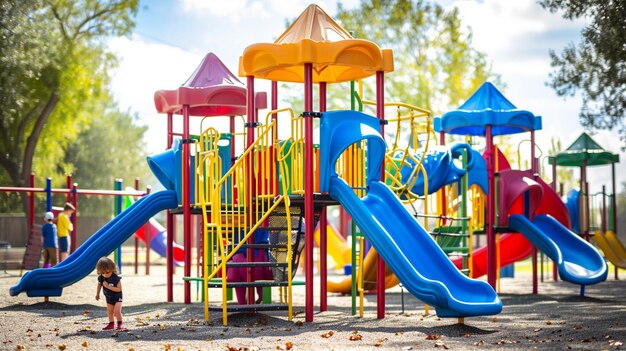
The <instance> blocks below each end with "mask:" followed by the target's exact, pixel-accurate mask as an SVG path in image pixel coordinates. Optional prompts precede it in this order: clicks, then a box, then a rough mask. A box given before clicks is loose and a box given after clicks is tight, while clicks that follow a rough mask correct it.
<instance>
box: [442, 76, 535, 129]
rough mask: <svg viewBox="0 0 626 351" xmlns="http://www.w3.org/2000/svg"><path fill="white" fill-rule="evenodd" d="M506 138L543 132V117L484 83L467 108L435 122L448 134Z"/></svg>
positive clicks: (473, 95)
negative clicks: (528, 132)
mask: <svg viewBox="0 0 626 351" xmlns="http://www.w3.org/2000/svg"><path fill="white" fill-rule="evenodd" d="M487 125H491V134H492V135H493V136H496V135H504V134H515V133H522V132H527V131H531V130H539V129H541V117H540V116H535V115H534V114H533V113H532V112H530V111H526V110H520V109H518V108H517V107H515V105H513V104H512V103H511V102H510V101H509V100H507V98H506V97H504V95H502V93H501V92H500V91H499V90H498V89H497V88H496V87H494V86H493V84H491V83H489V82H485V83H483V85H481V87H480V88H478V90H476V92H474V94H472V96H470V98H469V99H467V101H465V103H463V105H461V106H459V108H457V109H456V110H452V111H449V112H446V113H444V114H443V115H442V116H441V117H437V118H435V125H434V127H435V131H437V132H440V131H443V132H444V133H448V134H460V135H479V136H485V134H486V132H485V129H486V128H485V127H486V126H487Z"/></svg>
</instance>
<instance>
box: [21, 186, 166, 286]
mask: <svg viewBox="0 0 626 351" xmlns="http://www.w3.org/2000/svg"><path fill="white" fill-rule="evenodd" d="M177 206H178V201H177V197H176V192H175V191H174V190H164V191H159V192H156V193H154V194H150V195H148V196H145V197H143V198H141V199H140V200H138V201H137V202H135V203H134V204H133V205H132V206H130V207H129V208H127V209H126V210H125V211H123V212H122V213H120V214H119V215H118V216H116V217H115V218H113V219H112V220H111V221H110V222H108V223H107V224H106V225H105V226H103V227H102V228H100V229H99V230H98V231H97V232H95V233H94V234H93V235H92V236H91V237H90V238H89V239H88V240H87V241H85V242H84V243H83V244H82V245H81V246H80V247H79V248H78V249H77V250H76V251H74V252H73V253H72V254H71V255H70V256H69V257H68V258H67V259H66V260H65V261H63V262H61V263H59V264H58V265H56V266H54V267H52V268H38V269H34V270H32V271H29V272H27V273H26V274H24V276H23V277H22V279H20V281H19V282H18V283H17V284H16V285H15V286H12V287H11V288H10V289H9V293H10V294H11V296H16V295H18V294H20V293H21V292H26V295H28V296H29V297H38V296H61V293H62V291H63V288H64V287H66V286H69V285H72V284H74V283H76V282H77V281H79V280H81V279H83V278H84V277H86V276H87V275H88V274H89V273H91V272H93V270H94V268H95V267H96V262H98V259H100V257H102V256H107V255H109V254H110V253H111V252H113V250H115V249H116V248H117V247H118V246H120V245H121V244H122V243H124V241H126V240H127V239H128V238H129V237H130V236H132V235H133V234H134V233H135V231H137V229H139V227H141V226H142V225H144V223H146V222H147V221H148V220H149V219H150V218H151V217H152V216H154V215H155V214H156V213H158V212H160V211H162V210H165V209H172V208H176V207H177Z"/></svg>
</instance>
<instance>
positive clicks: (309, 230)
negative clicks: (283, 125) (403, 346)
mask: <svg viewBox="0 0 626 351" xmlns="http://www.w3.org/2000/svg"><path fill="white" fill-rule="evenodd" d="M304 112H313V64H311V63H305V64H304ZM313 171H314V169H313V117H312V116H308V117H305V118H304V218H305V244H304V249H305V281H306V286H305V318H304V319H305V321H307V322H313V305H314V302H313V265H314V263H313V230H314V229H315V228H313V221H314V218H313V206H314V204H313Z"/></svg>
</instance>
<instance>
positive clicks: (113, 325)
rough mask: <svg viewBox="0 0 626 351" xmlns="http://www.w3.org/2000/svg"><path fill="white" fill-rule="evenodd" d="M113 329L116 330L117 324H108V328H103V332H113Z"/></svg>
mask: <svg viewBox="0 0 626 351" xmlns="http://www.w3.org/2000/svg"><path fill="white" fill-rule="evenodd" d="M111 329H115V324H113V322H111V323H109V324H107V326H106V327H104V328H102V330H111Z"/></svg>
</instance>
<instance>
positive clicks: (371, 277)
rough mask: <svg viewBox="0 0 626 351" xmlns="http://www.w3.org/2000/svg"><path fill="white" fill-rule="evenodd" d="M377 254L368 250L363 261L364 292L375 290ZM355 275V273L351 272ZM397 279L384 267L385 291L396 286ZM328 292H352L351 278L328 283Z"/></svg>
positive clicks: (372, 250)
mask: <svg viewBox="0 0 626 351" xmlns="http://www.w3.org/2000/svg"><path fill="white" fill-rule="evenodd" d="M377 258H378V253H376V249H374V248H373V247H372V248H371V249H370V250H369V252H368V253H367V255H366V256H365V259H364V260H363V280H364V281H365V284H364V289H365V290H374V289H376V284H375V282H376V261H377V260H376V259H377ZM352 273H354V274H356V272H352ZM398 283H399V281H398V278H396V276H395V275H394V274H393V272H392V271H391V269H389V266H385V289H389V288H392V287H394V286H396V285H398ZM328 291H329V292H337V293H344V294H349V293H350V291H352V277H350V276H348V277H346V278H344V279H343V280H342V281H340V282H334V281H332V280H329V281H328Z"/></svg>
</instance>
